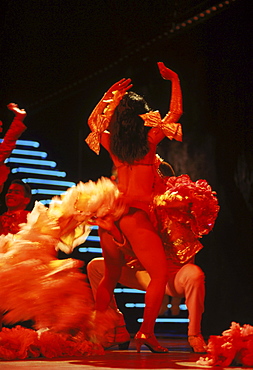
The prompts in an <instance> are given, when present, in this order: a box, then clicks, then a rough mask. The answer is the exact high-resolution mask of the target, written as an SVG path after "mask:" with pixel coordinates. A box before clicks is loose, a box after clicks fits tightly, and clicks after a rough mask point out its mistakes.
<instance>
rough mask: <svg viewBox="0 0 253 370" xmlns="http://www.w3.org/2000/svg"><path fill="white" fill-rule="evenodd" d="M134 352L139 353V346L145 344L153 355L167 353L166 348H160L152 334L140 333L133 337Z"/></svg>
mask: <svg viewBox="0 0 253 370" xmlns="http://www.w3.org/2000/svg"><path fill="white" fill-rule="evenodd" d="M134 339H135V343H136V350H137V352H140V350H141V346H142V345H143V344H145V346H147V347H148V348H149V349H150V351H151V352H153V353H168V352H169V350H168V348H165V347H162V346H160V344H159V343H158V342H157V339H156V337H155V335H154V334H144V333H142V332H140V331H138V333H137V334H136V335H135V337H134Z"/></svg>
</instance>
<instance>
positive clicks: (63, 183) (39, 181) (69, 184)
mask: <svg viewBox="0 0 253 370" xmlns="http://www.w3.org/2000/svg"><path fill="white" fill-rule="evenodd" d="M22 181H24V182H26V183H28V184H46V185H57V186H66V187H68V188H71V187H72V186H75V185H76V184H75V183H74V182H71V181H58V180H47V179H35V178H30V177H29V178H24V179H22Z"/></svg>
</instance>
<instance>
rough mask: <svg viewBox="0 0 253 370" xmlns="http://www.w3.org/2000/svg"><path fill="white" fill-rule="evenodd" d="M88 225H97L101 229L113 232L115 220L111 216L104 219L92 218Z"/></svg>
mask: <svg viewBox="0 0 253 370" xmlns="http://www.w3.org/2000/svg"><path fill="white" fill-rule="evenodd" d="M88 223H89V225H97V226H99V227H101V228H102V229H105V230H107V231H108V232H110V231H111V230H113V229H114V227H115V224H114V219H113V217H112V216H111V215H106V216H104V217H92V218H91V219H90V220H89V221H88Z"/></svg>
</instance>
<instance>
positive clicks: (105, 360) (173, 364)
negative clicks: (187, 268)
mask: <svg viewBox="0 0 253 370" xmlns="http://www.w3.org/2000/svg"><path fill="white" fill-rule="evenodd" d="M158 339H159V342H160V344H161V345H163V346H165V347H167V348H169V350H170V352H169V353H166V354H160V353H152V352H150V351H149V350H148V349H147V348H146V347H145V346H143V347H142V351H141V352H140V353H137V352H136V350H135V344H134V341H133V340H131V343H130V347H129V349H128V350H126V351H119V350H117V349H114V348H113V349H111V350H107V351H106V352H105V355H101V356H90V357H82V358H64V359H52V360H50V359H40V360H20V361H0V369H1V370H12V369H15V370H18V369H20V370H23V369H28V368H29V369H37V370H39V369H47V370H55V369H72V370H75V369H76V370H79V369H84V370H91V369H97V370H109V369H114V370H117V369H136V370H137V369H143V370H145V369H166V370H171V369H182V370H183V369H184V370H187V369H190V370H194V369H198V370H199V369H201V368H202V369H205V368H208V369H212V368H213V369H216V370H219V369H227V370H231V369H233V370H238V369H243V368H242V367H227V368H221V367H217V366H216V367H211V366H205V367H204V366H199V365H197V364H196V361H197V360H198V359H199V357H200V356H205V355H201V354H196V353H193V352H192V350H191V348H190V347H189V345H188V342H187V339H186V338H181V337H180V338H158ZM115 348H116V347H115ZM244 369H245V368H244Z"/></svg>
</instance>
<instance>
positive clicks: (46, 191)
mask: <svg viewBox="0 0 253 370" xmlns="http://www.w3.org/2000/svg"><path fill="white" fill-rule="evenodd" d="M62 193H64V191H62V190H51V189H32V194H33V195H34V194H48V195H61V194H62Z"/></svg>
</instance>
